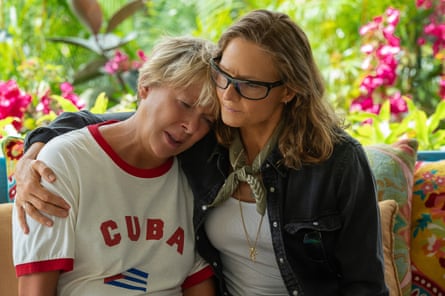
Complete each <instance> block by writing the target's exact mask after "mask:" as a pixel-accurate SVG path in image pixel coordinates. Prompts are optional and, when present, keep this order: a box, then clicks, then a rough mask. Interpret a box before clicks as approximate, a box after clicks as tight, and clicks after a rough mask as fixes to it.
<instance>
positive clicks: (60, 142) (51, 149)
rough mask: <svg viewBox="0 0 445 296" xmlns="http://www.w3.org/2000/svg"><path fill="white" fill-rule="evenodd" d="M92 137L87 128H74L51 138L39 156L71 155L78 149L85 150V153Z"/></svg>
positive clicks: (58, 156)
mask: <svg viewBox="0 0 445 296" xmlns="http://www.w3.org/2000/svg"><path fill="white" fill-rule="evenodd" d="M91 139H92V137H91V136H90V134H89V132H88V130H87V128H82V129H80V130H74V131H71V132H68V133H66V134H63V135H60V136H58V137H55V138H53V139H51V140H50V141H49V142H48V143H47V144H46V145H45V146H43V148H42V150H41V151H40V153H39V155H38V158H39V159H41V158H45V159H54V158H60V157H64V156H66V155H71V154H73V153H75V151H76V150H83V153H85V152H86V151H88V150H85V148H88V147H89V146H91V145H90V143H91Z"/></svg>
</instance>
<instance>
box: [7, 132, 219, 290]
mask: <svg viewBox="0 0 445 296" xmlns="http://www.w3.org/2000/svg"><path fill="white" fill-rule="evenodd" d="M39 159H40V160H42V161H44V162H45V163H46V164H47V165H48V166H49V167H51V168H52V169H53V170H54V172H55V174H56V175H57V181H56V182H55V183H54V184H48V183H43V185H44V186H45V187H47V188H49V189H50V190H51V191H53V192H55V193H57V194H59V195H60V196H62V197H64V198H65V199H66V200H67V201H68V203H69V204H70V205H71V210H70V211H69V217H68V218H67V219H61V218H55V217H52V218H53V219H54V220H55V223H54V226H53V227H45V226H42V225H40V224H38V223H37V222H35V221H34V220H33V219H28V220H27V222H28V224H29V226H30V233H29V234H28V235H24V234H23V232H22V230H21V229H20V227H19V225H18V223H17V221H16V218H13V233H14V235H13V241H14V264H15V266H16V272H17V275H18V276H21V275H25V274H29V273H34V272H45V271H54V270H63V271H64V272H63V273H62V274H61V276H60V278H59V283H58V294H59V295H75V296H78V295H95V296H97V295H106V296H113V295H116V296H118V295H119V296H121V295H157V296H164V295H181V285H183V284H184V285H185V286H187V285H193V284H195V283H198V282H200V281H202V280H204V279H207V278H208V277H210V276H211V275H212V271H211V269H210V267H209V266H208V265H207V264H206V263H205V262H204V261H203V259H201V258H200V257H199V256H198V255H197V254H196V253H195V244H194V231H193V223H192V216H193V196H192V192H191V189H190V186H189V185H188V183H187V180H186V178H185V176H184V174H183V172H182V170H181V169H180V168H179V165H178V161H177V159H176V158H174V159H170V160H169V161H167V162H166V163H164V164H163V165H161V166H160V167H157V168H154V169H148V170H147V169H139V168H136V167H133V166H130V165H128V164H127V163H125V162H124V161H123V160H122V159H121V158H120V157H119V156H117V154H116V153H114V151H112V150H111V148H110V146H109V145H108V144H107V143H106V141H105V140H104V139H103V138H102V136H101V135H100V133H99V131H98V126H97V125H94V126H90V127H89V128H84V129H81V130H77V131H73V132H70V133H67V134H65V135H63V136H60V137H57V138H54V139H53V140H51V141H50V142H49V143H48V144H47V145H45V147H44V148H43V149H42V151H41V152H40V154H39ZM15 215H16V212H15V210H14V216H15Z"/></svg>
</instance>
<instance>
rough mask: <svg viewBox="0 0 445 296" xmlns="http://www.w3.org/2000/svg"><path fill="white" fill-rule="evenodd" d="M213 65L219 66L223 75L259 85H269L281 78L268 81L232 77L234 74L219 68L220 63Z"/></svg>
mask: <svg viewBox="0 0 445 296" xmlns="http://www.w3.org/2000/svg"><path fill="white" fill-rule="evenodd" d="M215 65H216V67H218V68H219V70H220V71H221V73H223V74H225V75H227V76H229V77H230V78H232V79H235V80H239V81H244V82H251V83H257V84H259V85H263V86H267V85H269V84H275V83H278V82H281V79H280V80H276V81H272V82H269V81H261V80H255V79H249V78H243V77H234V76H232V75H231V74H229V73H227V72H226V70H224V69H221V67H220V65H217V64H215Z"/></svg>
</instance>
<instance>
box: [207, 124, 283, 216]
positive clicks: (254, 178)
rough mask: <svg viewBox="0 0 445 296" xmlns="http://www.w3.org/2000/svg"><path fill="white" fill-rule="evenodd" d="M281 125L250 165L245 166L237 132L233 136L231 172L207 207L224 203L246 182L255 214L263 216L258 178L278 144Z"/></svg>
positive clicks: (263, 195) (262, 190) (263, 202)
mask: <svg viewBox="0 0 445 296" xmlns="http://www.w3.org/2000/svg"><path fill="white" fill-rule="evenodd" d="M281 130H282V123H280V124H279V125H278V126H277V128H276V129H275V131H274V133H273V134H272V136H271V137H270V139H269V141H268V142H267V143H266V145H265V146H264V147H263V149H262V150H261V151H260V153H259V154H258V155H257V157H256V158H255V159H254V161H253V162H252V165H248V164H247V161H246V159H247V157H246V152H245V149H244V146H243V143H242V142H241V137H240V135H239V132H237V133H236V134H235V137H234V139H233V142H232V143H231V145H230V147H229V157H230V164H231V165H232V169H233V171H232V172H231V173H230V174H229V176H228V177H227V179H226V182H225V183H224V185H223V186H222V187H221V189H220V190H219V192H218V195H217V196H216V198H215V200H214V201H213V203H212V204H210V205H209V206H217V205H219V204H221V203H222V202H224V201H226V200H227V199H228V198H229V197H231V196H232V194H233V193H234V192H235V190H236V189H237V188H238V185H239V183H240V182H246V183H247V184H249V186H250V189H251V190H252V195H253V198H254V199H255V202H256V210H257V212H258V213H259V214H260V215H261V216H263V215H264V214H265V212H266V189H265V187H264V184H263V181H262V180H261V178H260V177H259V175H260V169H261V165H262V164H263V162H264V160H265V159H266V158H267V156H268V155H269V153H270V152H271V151H272V149H273V148H274V147H275V146H276V144H277V142H278V137H279V135H280V134H281Z"/></svg>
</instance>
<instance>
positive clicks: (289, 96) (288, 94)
mask: <svg viewBox="0 0 445 296" xmlns="http://www.w3.org/2000/svg"><path fill="white" fill-rule="evenodd" d="M296 95H297V92H296V91H294V90H292V89H290V88H289V87H287V88H286V93H285V95H284V96H283V99H282V101H281V102H283V103H284V104H285V105H286V104H288V103H290V101H292V100H293V99H294V98H295V96H296Z"/></svg>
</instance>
